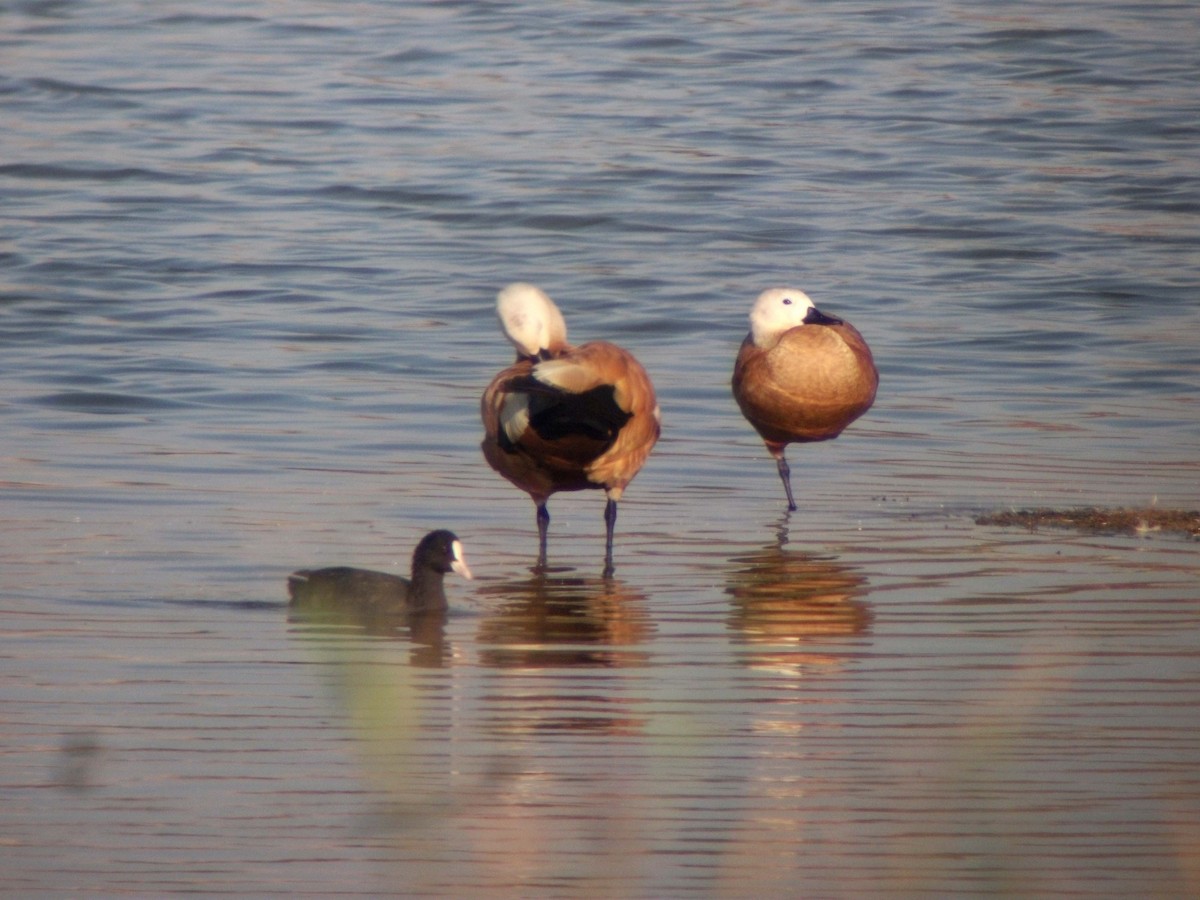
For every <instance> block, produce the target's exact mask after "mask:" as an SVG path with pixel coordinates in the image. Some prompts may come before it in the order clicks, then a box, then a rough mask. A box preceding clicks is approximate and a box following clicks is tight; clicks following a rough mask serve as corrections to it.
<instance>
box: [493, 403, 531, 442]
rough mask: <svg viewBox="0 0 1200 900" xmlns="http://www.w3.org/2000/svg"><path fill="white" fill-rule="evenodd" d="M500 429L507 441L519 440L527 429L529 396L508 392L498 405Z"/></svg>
mask: <svg viewBox="0 0 1200 900" xmlns="http://www.w3.org/2000/svg"><path fill="white" fill-rule="evenodd" d="M500 429H501V430H502V431H503V432H504V436H505V437H507V438H508V440H509V443H512V444H515V443H517V442H518V441H519V440H521V435H523V434H524V433H525V432H526V431H527V430H528V429H529V397H528V396H526V395H525V394H509V395H508V396H507V397H505V398H504V404H503V405H502V406H501V407H500Z"/></svg>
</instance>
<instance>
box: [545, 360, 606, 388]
mask: <svg viewBox="0 0 1200 900" xmlns="http://www.w3.org/2000/svg"><path fill="white" fill-rule="evenodd" d="M533 377H534V378H536V379H537V380H538V381H540V382H541V383H542V384H545V385H549V386H550V387H555V388H558V389H559V390H561V391H566V392H567V393H570V394H582V393H583V392H584V391H590V390H591V389H592V388H594V387H596V385H598V384H599V383H600V379H599V378H597V377H596V370H595V369H594V368H592V367H591V366H589V365H586V364H583V363H580V362H576V361H575V360H572V359H548V360H546V361H545V362H540V363H538V364H537V365H536V366H534V367H533Z"/></svg>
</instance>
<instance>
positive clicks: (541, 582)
mask: <svg viewBox="0 0 1200 900" xmlns="http://www.w3.org/2000/svg"><path fill="white" fill-rule="evenodd" d="M479 594H480V597H481V599H482V600H483V601H484V604H485V606H487V607H489V608H490V609H491V611H490V613H489V614H488V615H487V617H486V618H485V619H484V621H483V623H482V625H481V626H480V628H479V641H480V644H481V645H482V649H481V651H480V660H481V662H483V664H484V665H488V666H496V667H499V668H542V667H549V666H630V665H643V664H644V663H645V661H646V654H645V652H644V651H642V650H635V649H632V648H633V647H635V646H636V645H638V644H642V643H644V642H645V641H646V640H647V638H648V637H649V636H650V635H651V634H652V632H653V625H652V623H651V621H650V616H649V613H648V612H647V611H646V596H645V594H643V593H641V592H640V591H637V590H634V589H633V588H630V587H629V586H628V585H626V584H625V583H623V582H621V581H619V580H617V579H613V578H579V577H551V576H545V575H537V576H534V577H533V578H530V579H528V580H525V581H512V582H504V583H500V584H493V585H486V586H484V587H482V588H481V589H480V591H479Z"/></svg>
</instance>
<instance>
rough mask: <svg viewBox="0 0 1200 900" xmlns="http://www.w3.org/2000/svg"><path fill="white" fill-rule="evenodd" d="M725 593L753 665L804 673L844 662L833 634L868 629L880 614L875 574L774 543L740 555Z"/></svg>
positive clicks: (747, 658) (735, 630)
mask: <svg viewBox="0 0 1200 900" xmlns="http://www.w3.org/2000/svg"><path fill="white" fill-rule="evenodd" d="M731 563H732V568H731V569H730V572H729V578H728V583H727V585H726V588H725V592H726V593H727V594H729V595H730V596H731V597H732V598H733V599H732V603H731V606H730V612H729V618H728V622H729V627H730V629H731V630H732V631H733V633H734V635H735V643H737V644H740V645H744V646H745V648H746V649H745V651H744V653H742V654H741V655H740V661H741V662H742V663H743V664H745V665H748V666H752V667H755V668H762V669H770V670H774V671H782V672H789V673H796V674H799V673H801V672H804V671H820V670H822V669H828V668H830V667H833V666H837V665H839V664H840V662H841V660H842V658H843V657H842V654H840V653H837V654H834V653H830V652H829V648H828V644H829V642H830V639H837V640H838V641H839V643H840V642H841V639H844V638H847V637H855V636H860V635H865V634H867V633H868V632H869V631H870V628H871V622H872V619H873V614H872V612H871V607H870V605H869V604H868V603H866V602H865V601H864V600H863V599H862V598H863V597H864V596H865V595H866V593H867V590H868V588H867V579H866V577H865V576H864V575H862V574H860V573H859V572H858V571H856V570H855V569H854V568H852V567H850V566H847V565H844V564H842V563H840V562H838V561H837V560H836V559H833V558H829V557H821V556H815V555H811V554H807V553H801V552H796V551H789V550H786V549H785V548H784V546H783V543H782V541H781V543H779V544H774V545H771V546H768V547H765V548H764V549H762V550H760V551H758V552H757V553H752V554H749V555H745V556H738V557H734V558H733V559H732V560H731Z"/></svg>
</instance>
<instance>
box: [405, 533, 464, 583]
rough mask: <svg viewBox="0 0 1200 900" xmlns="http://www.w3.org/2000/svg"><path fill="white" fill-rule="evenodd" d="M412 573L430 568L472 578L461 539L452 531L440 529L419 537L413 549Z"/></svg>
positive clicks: (443, 572)
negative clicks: (419, 540)
mask: <svg viewBox="0 0 1200 900" xmlns="http://www.w3.org/2000/svg"><path fill="white" fill-rule="evenodd" d="M412 567H413V574H414V575H416V573H417V572H418V571H419V570H420V569H432V570H433V571H435V572H441V573H442V574H445V573H447V572H457V573H458V574H459V575H461V576H462V577H463V578H467V579H470V578H473V577H474V576H473V575H471V570H470V569H469V568H467V560H466V557H464V556H463V546H462V541H460V540H459V539H458V537H457V535H455V534H454V532H453V531H446V530H445V529H441V530H439V531H431V532H429V534H427V535H425V537H423V538H421V543H419V544H417V548H416V549H415V550H413V564H412Z"/></svg>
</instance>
